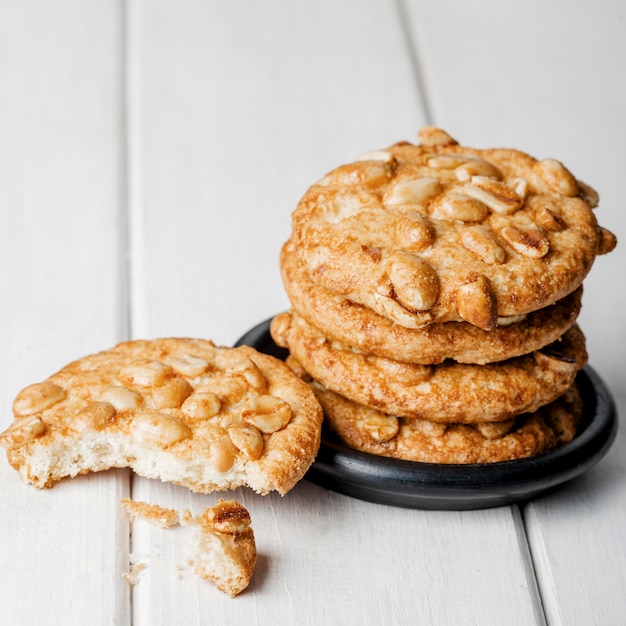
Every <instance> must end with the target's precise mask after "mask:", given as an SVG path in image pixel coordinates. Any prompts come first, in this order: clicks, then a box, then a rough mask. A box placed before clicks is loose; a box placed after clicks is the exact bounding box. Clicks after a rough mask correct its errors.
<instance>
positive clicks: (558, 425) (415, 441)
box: [313, 383, 583, 464]
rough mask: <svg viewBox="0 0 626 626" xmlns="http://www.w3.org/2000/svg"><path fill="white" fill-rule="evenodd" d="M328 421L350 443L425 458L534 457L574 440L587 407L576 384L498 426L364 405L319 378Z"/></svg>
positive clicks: (446, 460)
mask: <svg viewBox="0 0 626 626" xmlns="http://www.w3.org/2000/svg"><path fill="white" fill-rule="evenodd" d="M313 388H314V390H315V392H316V394H317V397H318V399H319V401H320V402H321V404H322V406H323V407H324V413H325V415H326V423H327V424H328V427H329V429H330V430H331V431H332V432H333V433H335V434H336V435H337V436H338V437H339V439H341V440H342V441H343V442H344V443H345V444H346V445H347V446H349V447H351V448H353V449H355V450H360V451H361V452H367V453H369V454H375V455H379V456H386V457H391V458H394V459H402V460H406V461H417V462H421V463H446V464H461V463H463V464H465V463H495V462H500V461H511V460H514V459H521V458H526V457H530V456H533V455H536V454H539V453H541V452H546V451H547V450H550V449H553V448H554V447H556V446H558V445H561V444H564V443H567V442H568V441H571V440H572V438H573V437H574V435H575V433H576V427H577V424H578V423H579V421H580V418H581V416H582V411H583V404H582V401H581V398H580V394H579V393H578V390H577V388H576V386H575V385H573V386H572V387H570V389H568V390H567V391H566V392H565V394H563V395H562V396H561V397H560V398H558V399H557V400H555V401H554V402H552V403H550V404H548V405H546V406H543V407H541V408H540V409H539V410H537V411H535V412H533V413H527V414H524V415H520V416H518V417H517V418H516V419H515V420H511V421H510V422H507V424H506V425H505V428H504V429H502V430H500V431H498V430H497V429H493V425H490V424H487V425H482V424H476V425H467V424H438V423H434V422H429V421H427V420H409V419H403V418H397V417H395V416H392V415H387V414H385V413H382V412H381V411H377V410H376V409H372V408H369V407H365V406H363V405H359V404H357V403H355V402H352V401H350V400H348V399H346V398H343V397H342V396H340V395H338V394H336V393H333V392H332V391H330V390H328V389H325V388H324V387H322V386H321V385H319V384H317V383H314V384H313Z"/></svg>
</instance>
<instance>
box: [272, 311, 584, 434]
mask: <svg viewBox="0 0 626 626" xmlns="http://www.w3.org/2000/svg"><path fill="white" fill-rule="evenodd" d="M270 329H271V334H272V337H273V339H274V341H275V342H276V343H277V344H278V345H279V346H282V347H285V348H288V349H289V352H290V354H291V355H292V356H293V357H294V358H295V359H296V360H297V361H298V362H299V363H300V364H301V365H302V367H303V368H304V369H305V370H306V372H307V373H308V374H309V375H310V376H311V377H312V378H313V379H314V380H316V381H318V382H319V383H321V384H322V385H324V387H326V388H328V389H331V390H332V391H335V392H336V393H338V394H340V395H342V396H345V397H346V398H349V399H350V400H353V401H355V402H358V403H359V404H364V405H366V406H369V407H372V408H375V409H380V410H381V411H384V412H385V413H390V414H393V415H399V416H402V417H407V418H418V419H427V420H429V421H432V422H456V423H464V424H473V423H480V422H497V421H503V420H506V419H509V418H511V417H513V416H515V415H518V414H519V413H526V412H531V411H535V410H537V409H538V408H539V407H540V406H542V405H544V404H547V403H548V402H551V401H552V400H555V399H556V398H558V397H559V396H560V395H561V394H562V393H564V391H565V390H566V389H567V388H568V387H570V385H571V384H572V383H573V381H574V378H575V376H576V373H577V372H578V370H579V369H581V368H582V367H583V365H584V364H585V363H586V361H587V352H586V350H585V338H584V335H583V334H582V332H581V331H580V330H579V328H578V327H577V326H573V327H572V328H570V329H569V330H568V331H567V332H566V333H565V334H564V335H563V337H562V338H561V339H560V340H559V341H558V342H555V343H553V344H550V345H549V346H546V347H544V348H542V349H541V350H536V351H535V352H533V353H532V354H528V355H524V356H519V357H515V358H513V359H508V360H506V361H501V362H499V363H491V364H486V365H467V364H461V363H454V362H450V361H445V362H444V363H441V364H439V365H414V364H412V363H403V362H400V361H393V360H391V359H387V358H384V357H378V356H373V355H371V354H365V353H362V352H358V351H355V350H354V349H352V348H350V347H349V346H347V345H345V344H341V343H339V342H333V341H329V340H327V339H326V337H325V336H324V335H323V334H322V333H321V332H320V331H319V330H317V329H316V328H314V327H313V326H311V325H310V324H308V323H307V322H306V321H305V320H304V319H303V318H301V317H299V316H297V315H295V314H294V315H290V314H288V313H282V314H280V315H278V316H276V317H275V318H274V319H273V320H272V323H271V326H270Z"/></svg>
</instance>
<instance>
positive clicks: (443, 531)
mask: <svg viewBox="0 0 626 626" xmlns="http://www.w3.org/2000/svg"><path fill="white" fill-rule="evenodd" d="M129 49H130V52H131V71H130V76H131V77H132V80H131V94H132V98H131V100H132V102H131V111H132V117H131V120H132V124H131V137H132V140H133V144H132V149H131V153H132V154H133V162H132V166H131V171H132V172H133V174H132V177H131V185H132V188H133V190H134V191H133V193H132V194H131V196H132V198H133V199H134V200H133V206H132V209H133V233H132V234H133V237H132V243H133V247H132V250H133V255H132V264H133V267H134V272H133V301H132V304H133V332H134V334H135V336H157V335H168V334H173V335H197V336H203V337H211V338H213V339H215V340H216V341H217V342H218V343H226V344H230V343H231V342H233V341H234V340H235V339H236V338H237V337H238V336H239V335H240V334H241V333H243V332H244V331H245V330H247V329H248V328H250V327H251V326H252V325H254V324H256V323H257V322H259V321H261V320H263V319H265V318H267V317H269V316H271V315H272V314H274V313H275V312H276V311H278V310H280V309H281V308H283V307H285V306H286V298H285V296H284V292H283V288H282V285H281V283H280V277H279V273H278V265H277V256H278V251H279V249H280V246H281V244H282V243H283V241H284V240H285V239H286V238H287V237H288V234H289V229H290V220H289V216H290V213H291V211H292V210H293V208H294V206H295V203H296V202H297V200H298V198H299V197H300V196H301V195H302V193H303V192H304V190H305V189H306V187H307V186H308V185H309V184H311V183H312V182H313V181H314V180H315V179H316V178H317V177H319V176H321V175H322V174H323V173H325V172H326V171H327V170H329V169H330V168H331V167H333V166H335V165H337V164H339V163H341V162H344V161H346V160H348V159H352V158H354V157H355V156H357V155H358V154H359V153H360V152H362V151H364V150H367V149H372V148H374V147H383V146H385V145H387V144H389V143H391V142H393V141H395V140H399V139H405V138H409V139H412V138H414V137H415V133H416V130H417V128H418V127H419V126H421V125H422V124H423V123H424V122H425V121H426V119H425V115H424V114H423V112H422V110H421V106H420V97H419V91H418V89H417V87H416V83H415V80H414V75H413V67H412V64H411V62H410V58H409V56H408V54H407V52H406V45H405V41H404V39H403V35H402V32H401V30H400V28H399V21H398V15H397V13H396V10H395V7H394V6H393V5H391V4H389V3H384V2H370V3H359V2H355V1H354V2H352V1H351V2H343V3H332V2H330V1H329V0H328V1H324V2H317V3H307V4H306V5H302V4H298V5H295V4H294V3H289V2H287V1H286V0H284V1H273V2H269V3H263V4H259V3H255V2H239V3H217V2H212V3H206V2H192V1H188V2H183V3H181V2H171V1H167V0H160V1H158V2H150V3H145V4H143V5H141V4H133V5H132V14H131V45H130V48H129ZM235 495H236V497H237V498H239V499H240V500H241V501H242V502H243V503H244V504H245V505H246V506H247V507H249V509H250V512H251V515H252V518H253V524H254V528H255V531H256V535H257V541H258V544H259V565H258V569H257V572H256V575H255V579H254V582H253V585H252V588H251V589H249V590H248V591H247V592H246V593H244V594H242V595H241V596H239V597H238V598H237V599H236V600H234V601H233V600H231V599H230V598H227V597H226V596H224V595H223V594H221V593H220V592H218V591H217V590H216V589H215V588H213V587H212V586H211V585H209V584H207V583H204V582H202V581H199V580H198V579H197V578H196V577H195V576H193V575H191V574H190V573H189V572H188V570H187V569H186V567H185V558H186V557H185V542H186V541H187V537H186V532H185V529H180V530H179V531H167V532H164V531H161V530H159V529H154V528H152V527H149V526H147V525H146V524H141V522H137V523H136V524H135V526H134V531H133V550H134V552H135V553H136V554H137V558H140V559H145V561H146V563H147V564H148V567H147V568H146V569H145V570H144V572H143V573H142V574H141V577H140V582H139V584H138V585H137V586H136V587H135V588H134V592H133V616H134V622H135V623H136V624H150V625H152V624H159V623H170V622H171V621H172V620H173V619H174V616H175V617H176V620H177V621H178V622H180V623H186V624H196V623H202V622H203V621H205V620H207V619H210V620H213V621H215V622H216V623H223V624H239V623H258V624H269V623H272V624H277V623H278V624H292V623H294V622H296V621H297V622H298V623H310V624H316V623H323V622H325V621H326V622H330V623H342V624H343V623H345V624H357V623H358V624H378V623H381V622H383V621H384V622H385V623H401V624H409V623H414V621H415V619H416V616H420V617H421V616H425V617H424V622H425V623H441V624H443V623H480V624H501V623H510V624H524V625H527V624H533V623H542V615H541V610H540V603H539V601H538V596H537V590H536V587H535V583H534V577H533V574H532V571H531V569H530V567H529V564H530V560H529V558H528V554H527V547H526V541H525V538H524V535H523V533H520V527H521V522H520V519H519V514H518V511H517V509H516V508H503V509H497V510H492V511H487V512H474V513H436V512H423V511H411V510H403V509H396V508H391V507H385V506H378V505H373V504H369V503H365V502H361V501H358V500H353V499H350V498H347V497H344V496H340V495H337V494H333V493H330V492H328V491H325V490H322V489H320V488H318V487H315V486H313V485H310V484H308V483H306V482H303V483H301V484H300V485H298V486H297V488H296V489H294V490H293V491H292V492H291V493H289V494H288V495H287V496H285V497H284V498H282V499H281V498H280V497H278V496H274V495H270V496H267V497H260V496H256V495H255V494H252V493H249V492H247V491H241V492H238V493H237V494H235ZM133 497H134V498H135V499H142V500H147V501H151V502H156V503H158V504H161V505H163V506H167V507H174V508H178V509H182V508H190V509H192V510H193V511H194V512H195V513H199V512H200V511H201V510H202V509H203V508H204V507H206V506H209V505H210V504H213V503H214V502H215V501H216V499H217V495H211V496H200V495H197V494H190V493H189V492H188V491H186V490H184V489H179V488H177V487H172V486H168V485H162V484H159V483H156V482H154V481H146V480H143V479H137V480H134V482H133ZM381 594H383V595H382V596H381Z"/></svg>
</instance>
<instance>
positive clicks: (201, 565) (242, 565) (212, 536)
mask: <svg viewBox="0 0 626 626" xmlns="http://www.w3.org/2000/svg"><path fill="white" fill-rule="evenodd" d="M184 521H185V523H186V524H193V525H195V526H197V527H198V532H197V533H196V535H195V537H194V538H193V541H192V546H191V550H192V554H191V556H190V559H189V563H190V565H192V566H193V567H194V571H195V573H196V574H197V575H198V576H200V577H201V578H204V579H205V580H210V581H211V582H213V583H214V584H215V585H216V587H217V588H218V589H219V590H220V591H223V592H224V593H226V594H228V595H229V596H231V597H235V596H236V595H238V594H240V593H241V592H242V591H243V590H244V589H246V588H247V587H248V585H249V584H250V580H251V579H252V575H253V573H254V567H255V564H256V543H255V539H254V532H253V530H252V526H251V520H250V514H249V513H248V511H247V509H246V508H245V507H244V506H242V505H241V504H239V502H237V501H235V500H227V501H225V500H219V502H218V503H217V504H216V505H215V506H213V507H210V508H208V509H206V510H205V511H204V513H203V514H202V515H200V516H198V517H193V516H191V515H186V516H185V518H184Z"/></svg>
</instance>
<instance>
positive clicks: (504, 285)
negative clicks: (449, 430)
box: [292, 127, 616, 330]
mask: <svg viewBox="0 0 626 626" xmlns="http://www.w3.org/2000/svg"><path fill="white" fill-rule="evenodd" d="M419 138H420V144H419V145H412V144H410V143H398V144H395V145H393V146H391V147H389V148H387V149H386V150H382V151H378V152H373V153H368V154H366V155H364V156H363V157H361V159H360V160H358V161H356V162H355V163H351V164H348V165H343V166H341V167H339V168H337V169H335V170H333V171H332V172H330V173H329V174H328V175H326V176H325V177H324V178H322V179H321V180H320V181H319V182H317V183H316V184H314V185H313V186H312V187H311V188H309V190H308V191H307V192H306V193H305V195H304V197H303V198H302V199H301V201H300V202H299V204H298V206H297V207H296V209H295V211H294V213H293V219H292V239H293V241H294V244H295V249H296V252H297V254H298V257H299V259H300V261H301V263H302V264H303V265H304V267H305V269H306V271H307V273H308V274H309V276H310V277H311V280H312V281H313V282H315V283H316V284H319V285H321V286H323V287H326V288H327V289H329V290H330V291H332V292H335V293H337V294H339V295H342V296H344V297H346V298H348V299H349V300H352V301H353V302H357V303H360V304H363V305H365V306H367V307H369V308H371V309H373V310H374V311H376V312H377V313H378V314H380V315H382V316H384V317H388V318H389V319H391V320H393V321H394V322H396V323H398V324H400V325H402V326H406V327H407V328H420V327H423V326H425V325H427V324H430V323H433V322H449V321H463V320H464V321H467V322H469V323H470V324H473V325H475V326H478V327H479V328H483V329H485V330H493V329H494V328H496V327H497V325H498V323H499V320H500V321H501V318H507V317H513V318H515V317H516V316H518V315H526V314H528V313H531V312H533V311H537V310H538V309H541V308H544V307H547V306H549V305H551V304H553V303H555V302H557V301H558V300H560V299H561V298H564V297H565V296H566V295H568V294H569V293H571V292H573V291H574V290H575V289H576V288H578V287H579V286H580V284H581V283H582V280H583V279H584V277H585V276H586V275H587V273H588V272H589V270H590V268H591V266H592V264H593V261H594V259H595V257H596V255H598V254H602V253H605V252H608V251H610V250H611V249H613V247H614V246H615V243H616V240H615V237H614V235H613V234H612V233H610V232H609V231H607V230H606V229H603V228H601V227H600V226H598V223H597V221H596V218H595V215H594V213H593V211H592V207H594V206H595V205H596V204H597V194H596V193H595V192H594V191H593V190H592V189H591V188H590V187H588V186H587V185H585V184H584V183H581V182H580V181H577V180H576V179H575V178H574V176H573V175H572V174H571V173H570V172H569V171H568V170H567V169H566V168H565V166H563V165H562V164H561V163H560V162H558V161H555V160H553V159H544V160H541V161H538V160H537V159H535V158H533V157H531V156H529V155H527V154H525V153H523V152H520V151H518V150H512V149H487V150H479V149H473V148H467V147H462V146H459V145H458V144H457V142H456V141H455V140H454V139H452V138H451V137H450V136H449V135H447V134H446V133H445V132H444V131H442V130H440V129H435V128H432V127H427V128H424V129H422V130H421V131H420V133H419Z"/></svg>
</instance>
